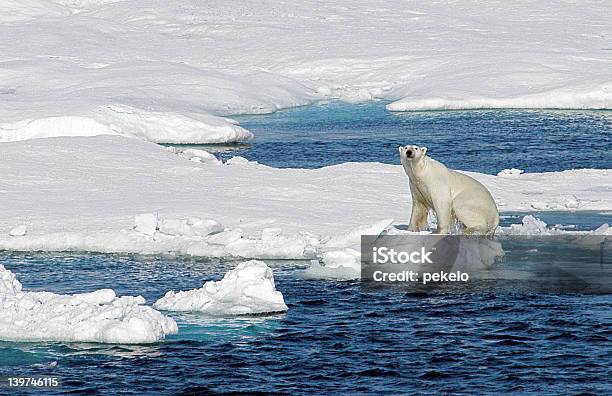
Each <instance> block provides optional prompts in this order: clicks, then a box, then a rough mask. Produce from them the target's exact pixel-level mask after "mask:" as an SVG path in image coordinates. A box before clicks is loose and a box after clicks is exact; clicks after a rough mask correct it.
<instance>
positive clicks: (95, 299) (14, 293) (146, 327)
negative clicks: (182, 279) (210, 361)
mask: <svg viewBox="0 0 612 396" xmlns="http://www.w3.org/2000/svg"><path fill="white" fill-rule="evenodd" d="M144 303H145V300H144V298H142V297H140V296H138V297H131V296H124V297H117V296H116V295H115V292H114V291H113V290H110V289H102V290H97V291H94V292H91V293H82V294H72V295H62V294H55V293H49V292H27V291H23V290H22V285H21V283H20V282H19V281H18V280H17V278H16V277H15V275H14V274H13V273H12V272H11V271H9V270H7V269H6V268H4V266H2V265H0V311H1V312H2V315H0V340H4V341H68V342H101V343H121V344H141V343H152V342H157V341H160V340H162V339H164V338H165V337H166V336H167V335H169V334H174V333H176V332H177V331H178V327H177V324H176V322H175V321H174V320H173V319H171V318H169V317H167V316H164V315H163V314H161V313H160V312H158V311H156V310H154V309H153V308H151V307H147V306H144V305H143V304H144Z"/></svg>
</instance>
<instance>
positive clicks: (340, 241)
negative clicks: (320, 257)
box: [325, 219, 393, 248]
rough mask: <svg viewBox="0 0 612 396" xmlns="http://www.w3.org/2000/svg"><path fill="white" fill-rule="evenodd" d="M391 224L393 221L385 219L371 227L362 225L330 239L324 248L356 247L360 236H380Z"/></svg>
mask: <svg viewBox="0 0 612 396" xmlns="http://www.w3.org/2000/svg"><path fill="white" fill-rule="evenodd" d="M392 223H393V219H385V220H381V221H378V222H376V223H374V224H371V225H364V226H360V227H357V228H356V229H354V230H352V231H349V232H347V233H345V234H341V235H336V236H334V237H332V238H331V239H330V240H329V241H327V243H326V244H325V247H327V248H344V247H350V246H354V245H358V244H359V243H360V242H361V236H362V235H380V234H381V233H382V232H383V231H384V230H386V229H387V228H388V227H389V226H390V225H391V224H392Z"/></svg>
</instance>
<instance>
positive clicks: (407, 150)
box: [399, 145, 427, 162]
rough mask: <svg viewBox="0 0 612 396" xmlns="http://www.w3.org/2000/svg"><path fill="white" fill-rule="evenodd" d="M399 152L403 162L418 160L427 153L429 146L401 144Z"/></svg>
mask: <svg viewBox="0 0 612 396" xmlns="http://www.w3.org/2000/svg"><path fill="white" fill-rule="evenodd" d="M399 153H400V159H401V160H402V162H404V161H409V162H418V161H420V160H421V159H423V158H425V156H426V155H427V147H419V146H415V145H408V146H400V147H399Z"/></svg>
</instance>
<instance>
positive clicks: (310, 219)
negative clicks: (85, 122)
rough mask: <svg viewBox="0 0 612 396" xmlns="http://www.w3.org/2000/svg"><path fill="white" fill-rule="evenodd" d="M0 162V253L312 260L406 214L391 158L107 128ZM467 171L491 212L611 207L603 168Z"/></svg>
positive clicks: (9, 148) (406, 194)
mask: <svg viewBox="0 0 612 396" xmlns="http://www.w3.org/2000/svg"><path fill="white" fill-rule="evenodd" d="M0 158H2V159H3V160H2V161H0V208H1V210H2V216H0V229H3V230H5V231H4V233H0V249H15V250H60V251H69V250H79V251H83V250H85V251H99V252H136V253H165V252H176V253H183V254H193V255H202V256H214V257H222V256H228V255H229V256H236V257H245V258H260V259H272V258H279V259H281V258H287V259H313V258H316V257H318V256H319V255H320V254H322V253H325V252H329V251H336V250H338V251H341V250H343V249H345V248H353V249H354V248H355V245H358V244H359V237H360V235H361V234H363V233H379V232H382V231H384V230H385V229H386V228H387V229H389V228H390V227H388V226H389V225H390V224H391V223H393V224H394V225H406V224H407V223H408V221H409V218H410V208H411V196H410V190H409V186H408V180H407V178H406V175H405V174H404V172H403V170H402V168H401V166H399V165H386V164H379V163H345V164H341V165H336V166H329V167H325V168H321V169H309V170H306V169H275V168H271V167H267V166H263V165H258V164H249V165H248V166H227V165H218V166H210V165H208V164H201V163H195V162H192V161H189V160H187V159H185V158H182V157H180V156H177V155H175V154H173V153H172V152H169V151H168V150H166V149H165V148H163V147H160V146H158V145H155V144H152V143H148V142H144V141H141V140H137V139H129V138H126V137H122V136H107V135H104V136H94V137H63V138H48V139H36V140H29V141H19V142H10V143H3V144H0ZM467 173H468V174H469V175H471V176H473V177H474V178H476V179H477V180H479V181H480V182H482V183H483V184H484V185H485V186H486V187H487V188H488V189H489V190H491V193H492V194H493V197H494V198H495V200H496V202H497V203H498V207H499V209H500V210H501V211H532V210H533V206H534V205H537V206H539V204H538V203H540V204H541V205H542V206H541V207H543V208H546V209H548V208H551V209H554V210H566V211H567V210H576V206H578V209H579V210H598V211H610V210H612V170H595V169H580V170H568V171H563V172H550V173H523V174H518V175H515V176H513V177H505V176H493V175H486V174H480V173H471V172H467ZM330 180H335V181H336V182H334V183H330ZM356 186H359V188H356ZM24 197H27V199H24ZM143 215H144V216H143ZM135 216H138V217H137V218H136V220H135ZM156 216H157V217H156ZM386 219H388V220H386ZM391 219H394V220H393V221H391ZM20 224H27V225H28V229H27V234H26V235H25V236H22V237H11V236H9V231H10V230H11V229H12V228H14V227H15V225H20ZM135 226H136V229H134V228H135ZM390 230H391V231H393V228H392V227H391V228H390Z"/></svg>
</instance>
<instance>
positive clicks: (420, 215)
mask: <svg viewBox="0 0 612 396" xmlns="http://www.w3.org/2000/svg"><path fill="white" fill-rule="evenodd" d="M428 214H429V211H428V210H427V206H425V204H424V203H423V202H420V201H419V200H418V199H415V197H414V196H413V197H412V212H411V213H410V223H409V224H408V231H413V232H416V231H420V230H422V229H424V228H425V227H427V215H428Z"/></svg>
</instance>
